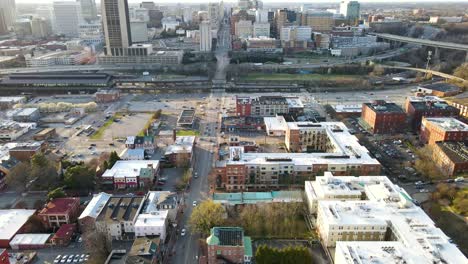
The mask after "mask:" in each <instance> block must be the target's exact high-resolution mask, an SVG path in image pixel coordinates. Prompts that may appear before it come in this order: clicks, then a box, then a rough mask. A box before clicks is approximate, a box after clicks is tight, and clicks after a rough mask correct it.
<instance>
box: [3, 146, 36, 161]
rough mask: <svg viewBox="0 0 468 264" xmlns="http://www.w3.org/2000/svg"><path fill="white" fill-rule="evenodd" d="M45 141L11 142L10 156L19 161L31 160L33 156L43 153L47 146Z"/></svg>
mask: <svg viewBox="0 0 468 264" xmlns="http://www.w3.org/2000/svg"><path fill="white" fill-rule="evenodd" d="M43 143H44V142H24V143H12V144H9V154H10V157H12V158H14V159H16V160H18V161H30V160H31V158H32V157H33V156H34V155H36V154H39V153H41V152H42V151H43V150H44V149H45V146H44V144H43Z"/></svg>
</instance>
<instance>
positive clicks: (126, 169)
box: [102, 160, 159, 178]
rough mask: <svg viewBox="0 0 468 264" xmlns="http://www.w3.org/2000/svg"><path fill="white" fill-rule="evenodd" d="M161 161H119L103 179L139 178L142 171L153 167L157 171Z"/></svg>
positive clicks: (105, 173) (108, 170) (106, 172)
mask: <svg viewBox="0 0 468 264" xmlns="http://www.w3.org/2000/svg"><path fill="white" fill-rule="evenodd" d="M158 166H159V160H119V161H117V162H116V163H115V164H114V166H113V167H112V168H111V169H107V170H106V171H105V172H104V174H103V175H102V177H114V178H124V177H137V176H139V175H140V170H141V169H145V168H149V167H152V168H154V169H157V168H158Z"/></svg>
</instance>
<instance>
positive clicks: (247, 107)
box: [236, 96, 304, 117]
mask: <svg viewBox="0 0 468 264" xmlns="http://www.w3.org/2000/svg"><path fill="white" fill-rule="evenodd" d="M303 112H304V105H303V104H302V102H301V100H300V99H299V98H297V97H284V96H259V97H253V98H251V97H236V115H237V116H257V117H265V116H276V115H278V114H296V115H299V114H302V113H303Z"/></svg>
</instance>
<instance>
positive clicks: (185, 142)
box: [164, 136, 195, 155]
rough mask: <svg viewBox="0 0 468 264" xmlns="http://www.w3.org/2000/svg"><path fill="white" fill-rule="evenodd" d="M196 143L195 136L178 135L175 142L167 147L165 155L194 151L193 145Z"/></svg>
mask: <svg viewBox="0 0 468 264" xmlns="http://www.w3.org/2000/svg"><path fill="white" fill-rule="evenodd" d="M194 144H195V136H178V137H176V140H175V142H174V144H172V145H169V146H168V147H167V148H166V152H165V153H164V155H170V154H174V153H192V151H193V145H194Z"/></svg>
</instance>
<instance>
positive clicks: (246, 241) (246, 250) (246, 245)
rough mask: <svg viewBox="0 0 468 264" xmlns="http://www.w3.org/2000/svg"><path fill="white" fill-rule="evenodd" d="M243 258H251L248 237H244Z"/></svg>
mask: <svg viewBox="0 0 468 264" xmlns="http://www.w3.org/2000/svg"><path fill="white" fill-rule="evenodd" d="M244 256H249V257H253V250H252V239H251V238H250V237H249V236H245V237H244Z"/></svg>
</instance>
